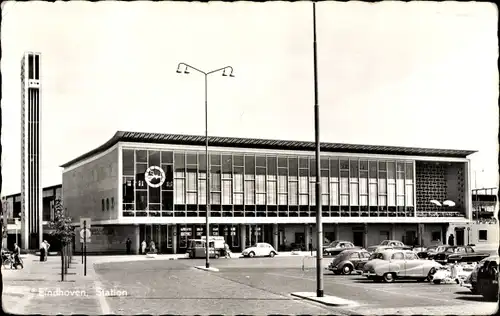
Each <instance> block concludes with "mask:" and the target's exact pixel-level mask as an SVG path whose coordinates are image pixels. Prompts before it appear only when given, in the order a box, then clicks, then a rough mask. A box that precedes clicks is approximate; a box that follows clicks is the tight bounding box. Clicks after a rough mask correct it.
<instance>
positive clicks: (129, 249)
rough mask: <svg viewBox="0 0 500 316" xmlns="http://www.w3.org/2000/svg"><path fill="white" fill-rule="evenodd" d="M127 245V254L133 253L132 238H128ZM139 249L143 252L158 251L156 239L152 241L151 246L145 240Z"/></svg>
mask: <svg viewBox="0 0 500 316" xmlns="http://www.w3.org/2000/svg"><path fill="white" fill-rule="evenodd" d="M125 245H126V246H127V255H129V254H131V253H132V240H130V238H127V241H126V242H125ZM139 250H140V253H141V254H146V253H156V251H157V250H156V245H155V242H154V241H150V242H149V247H148V244H147V243H146V241H145V240H143V241H142V243H141V247H140V249H139Z"/></svg>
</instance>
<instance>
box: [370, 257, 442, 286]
mask: <svg viewBox="0 0 500 316" xmlns="http://www.w3.org/2000/svg"><path fill="white" fill-rule="evenodd" d="M439 267H441V265H440V264H439V263H437V262H435V261H432V260H425V259H420V258H419V257H418V256H417V254H416V253H414V252H413V251H411V250H399V249H391V250H385V251H382V252H378V253H375V254H374V257H373V259H372V260H369V261H368V262H367V263H366V264H365V265H364V267H363V275H364V276H366V277H367V278H368V279H372V280H374V281H380V280H383V281H385V282H388V283H390V282H393V281H394V280H396V279H417V280H419V281H425V280H430V279H431V278H432V275H433V274H434V273H436V271H437V269H438V268H439Z"/></svg>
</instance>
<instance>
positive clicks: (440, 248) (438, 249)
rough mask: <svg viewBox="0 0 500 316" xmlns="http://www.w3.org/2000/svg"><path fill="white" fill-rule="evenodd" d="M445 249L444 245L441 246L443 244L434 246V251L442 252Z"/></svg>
mask: <svg viewBox="0 0 500 316" xmlns="http://www.w3.org/2000/svg"><path fill="white" fill-rule="evenodd" d="M445 250H446V247H443V246H440V247H436V250H435V251H436V252H443V251H445Z"/></svg>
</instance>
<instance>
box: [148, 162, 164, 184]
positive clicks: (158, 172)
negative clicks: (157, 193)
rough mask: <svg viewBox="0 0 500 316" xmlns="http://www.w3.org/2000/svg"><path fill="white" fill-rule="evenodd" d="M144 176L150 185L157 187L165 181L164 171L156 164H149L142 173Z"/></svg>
mask: <svg viewBox="0 0 500 316" xmlns="http://www.w3.org/2000/svg"><path fill="white" fill-rule="evenodd" d="M144 178H145V180H146V183H147V184H148V185H149V186H150V187H152V188H158V187H161V186H162V184H163V183H164V182H165V171H163V169H162V168H160V167H158V166H151V167H149V168H148V169H147V170H146V172H145V173H144Z"/></svg>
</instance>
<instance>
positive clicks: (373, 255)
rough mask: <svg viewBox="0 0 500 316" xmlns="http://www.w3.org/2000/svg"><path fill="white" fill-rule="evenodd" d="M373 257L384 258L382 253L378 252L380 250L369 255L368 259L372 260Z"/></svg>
mask: <svg viewBox="0 0 500 316" xmlns="http://www.w3.org/2000/svg"><path fill="white" fill-rule="evenodd" d="M373 259H382V260H383V259H384V255H383V254H382V253H380V252H376V253H373V254H372V255H371V256H370V258H369V260H373Z"/></svg>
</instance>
